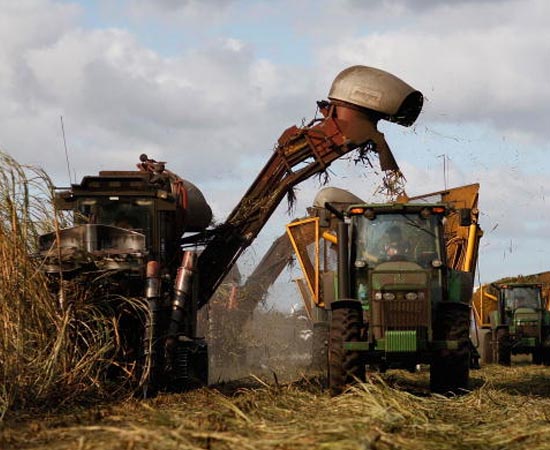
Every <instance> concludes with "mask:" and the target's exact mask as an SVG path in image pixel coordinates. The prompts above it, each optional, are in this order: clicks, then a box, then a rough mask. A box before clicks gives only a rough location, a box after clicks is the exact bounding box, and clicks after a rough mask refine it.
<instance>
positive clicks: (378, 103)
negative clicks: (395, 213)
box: [41, 66, 423, 392]
mask: <svg viewBox="0 0 550 450" xmlns="http://www.w3.org/2000/svg"><path fill="white" fill-rule="evenodd" d="M422 103H423V97H422V94H421V93H420V92H419V91H417V90H415V89H413V88H412V87H410V86H409V85H408V84H406V83H405V82H403V81H402V80H400V79H399V78H397V77H395V76H394V75H392V74H389V73H387V72H385V71H382V70H379V69H375V68H371V67H366V66H353V67H350V68H348V69H345V70H344V71H342V72H341V73H340V74H339V75H338V76H337V77H336V79H335V81H334V82H333V84H332V87H331V90H330V93H329V96H328V100H325V101H320V102H318V103H317V105H318V109H319V112H320V114H321V116H322V117H319V118H315V119H314V120H312V121H311V122H310V123H309V124H307V125H305V126H302V127H296V126H292V127H290V128H288V129H287V130H285V132H284V133H283V134H282V135H281V137H280V138H279V140H278V142H277V145H276V146H275V149H274V152H273V154H272V155H271V157H270V158H269V160H268V162H267V163H266V165H265V166H264V167H263V169H262V170H261V172H260V174H259V175H258V177H257V178H256V180H255V181H254V182H253V183H252V185H251V186H250V188H249V189H248V191H247V192H246V193H245V195H244V196H243V198H242V199H241V200H240V202H239V203H238V204H237V206H236V207H235V208H234V209H233V211H232V212H231V214H230V215H229V216H228V218H227V220H226V221H225V222H224V223H223V224H221V225H219V226H216V227H214V228H209V227H208V226H207V225H208V224H207V222H209V221H210V214H211V213H210V208H209V207H208V205H207V204H206V202H205V201H204V197H203V196H202V194H201V193H200V191H198V189H196V188H195V187H194V186H193V185H192V184H191V183H189V182H187V181H185V180H182V179H181V178H179V177H178V176H176V175H175V174H173V173H171V172H169V171H167V170H166V168H165V166H164V164H163V163H158V162H156V161H154V160H150V159H148V158H147V157H146V156H145V155H143V156H142V158H141V163H140V164H138V169H139V170H138V171H135V172H118V173H117V172H107V173H103V174H101V173H100V176H99V177H85V178H84V180H83V182H82V184H81V185H73V186H72V187H71V189H69V190H67V191H63V192H60V193H59V194H58V199H59V202H58V204H59V205H60V207H62V208H63V209H71V210H73V211H74V212H75V216H76V217H81V218H83V219H82V220H83V222H85V223H83V222H79V221H78V220H77V221H76V228H71V229H68V230H62V231H61V233H52V234H49V235H47V236H44V237H43V238H42V239H41V249H42V251H43V253H44V252H46V253H47V254H48V258H49V260H48V263H49V264H46V266H47V267H49V268H50V271H51V273H54V272H56V273H58V272H61V273H63V274H64V275H65V278H67V277H70V275H69V271H67V270H65V269H66V267H65V266H67V264H66V262H67V258H63V256H64V255H63V254H64V253H65V254H66V253H67V252H68V248H69V247H78V250H79V254H80V255H82V250H84V253H86V254H87V257H89V256H91V257H90V258H88V259H87V261H92V262H93V263H94V264H95V266H96V268H97V269H98V270H99V269H100V270H102V271H104V272H105V271H106V272H105V273H104V274H103V279H106V277H107V272H109V271H110V270H111V271H113V274H112V275H114V274H115V273H116V276H117V277H118V278H120V279H123V281H124V282H125V284H124V286H125V289H129V290H130V291H131V292H130V293H131V294H132V295H135V296H138V297H141V298H143V299H144V300H145V303H146V305H147V309H148V313H147V319H146V320H145V324H144V326H142V327H141V332H140V331H139V330H140V328H139V327H134V328H132V329H128V330H124V333H128V334H130V335H132V337H131V338H129V339H128V341H132V342H134V343H135V345H136V346H138V347H140V348H141V350H140V351H139V352H137V353H140V354H141V356H136V359H137V361H138V363H137V365H138V367H141V372H142V377H141V379H142V385H143V386H145V387H146V391H147V392H152V391H156V390H157V389H177V390H179V389H185V388H188V387H189V386H190V385H192V384H196V383H206V382H207V356H206V354H207V353H206V343H205V342H204V340H203V339H201V338H199V337H198V336H197V326H196V320H197V310H198V309H199V308H201V307H202V306H204V305H206V304H207V302H208V301H209V299H210V298H211V297H212V295H213V294H214V292H215V291H216V289H217V288H218V286H219V285H220V284H221V283H222V281H223V280H224V278H225V276H226V275H227V273H228V272H229V271H230V269H231V267H232V266H233V264H235V262H236V261H237V259H238V257H239V256H240V255H241V254H242V253H243V251H244V250H245V249H246V248H247V247H248V246H249V245H250V244H251V243H252V242H253V241H254V239H255V238H256V236H257V235H258V233H259V232H260V230H261V229H262V227H263V226H264V225H265V224H266V222H267V221H268V219H269V218H270V217H271V215H272V214H273V212H274V211H275V209H276V208H277V206H278V205H279V204H280V203H281V201H282V200H283V199H284V197H285V196H286V195H292V190H293V188H294V187H295V186H296V185H297V184H299V183H300V182H302V181H304V180H306V179H308V178H310V177H312V176H314V175H316V174H320V173H323V172H324V171H326V170H327V168H328V167H329V165H330V164H331V163H332V162H333V161H335V160H336V159H338V158H340V157H342V156H344V155H346V154H348V153H350V152H352V151H356V152H357V153H358V159H365V158H368V156H369V155H370V154H378V157H379V160H380V165H381V169H382V170H383V171H385V173H386V179H385V182H386V184H388V185H393V184H394V183H395V182H396V181H397V180H399V179H400V177H401V173H400V171H399V168H398V166H397V163H396V162H395V159H394V157H393V155H392V153H391V151H390V149H389V147H388V144H387V143H386V140H385V138H384V135H383V134H382V133H381V132H379V131H378V130H377V128H376V127H377V123H378V121H379V120H381V119H382V120H388V121H390V122H395V123H398V124H400V125H403V126H410V125H411V124H412V123H414V121H415V120H416V118H417V117H418V115H419V113H420V111H421V109H422ZM138 191H139V192H138ZM145 193H147V194H145ZM191 194H193V195H194V198H195V200H196V201H195V202H194V203H193V202H189V199H190V198H191ZM123 204H124V205H126V206H125V207H124V208H123V210H124V211H125V212H126V215H128V216H133V215H136V220H137V221H138V222H139V220H140V219H141V222H140V223H139V224H138V227H132V228H134V229H130V227H128V226H127V225H123V224H117V223H115V222H114V220H113V218H114V211H115V210H116V209H117V208H116V207H115V206H114V205H119V206H121V205H123ZM141 205H143V206H145V205H147V206H149V207H150V209H149V212H148V213H147V214H149V215H147V216H146V214H145V212H144V211H145V210H144V209H139V208H137V207H139V206H141ZM118 209H120V208H118ZM111 210H112V211H111ZM108 212H109V214H107V213H108ZM111 213H112V214H111ZM195 214H197V217H195ZM145 217H147V219H145ZM135 228H137V229H135ZM187 231H195V232H196V233H195V234H193V235H191V236H184V237H183V239H181V240H178V237H179V236H181V235H182V234H183V233H184V232H187ZM56 243H58V244H60V245H57V246H56V245H55V244H56ZM56 247H57V248H58V250H55V248H56ZM115 247H116V248H115ZM59 248H61V249H60V250H59ZM56 258H57V259H56ZM107 260H108V261H109V264H108V263H107ZM178 260H179V261H181V263H179V264H178V263H177V262H175V261H178ZM55 261H57V263H55ZM52 262H53V264H52ZM73 262H74V261H73ZM115 262H116V263H119V264H118V265H117V264H115ZM63 264H65V266H64V265H63ZM72 273H73V274H74V271H73V272H72ZM122 284H123V283H122V282H119V284H115V283H110V285H111V286H119V285H120V286H122ZM126 292H127V291H125V293H126ZM136 335H138V336H139V339H137V338H136ZM138 340H140V341H141V342H139V343H138V342H137V341H138ZM138 344H139V345H138ZM134 353H136V352H134Z"/></svg>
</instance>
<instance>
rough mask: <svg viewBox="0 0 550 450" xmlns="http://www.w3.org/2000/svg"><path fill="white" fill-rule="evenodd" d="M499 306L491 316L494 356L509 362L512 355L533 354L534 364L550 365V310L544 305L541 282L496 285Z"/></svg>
mask: <svg viewBox="0 0 550 450" xmlns="http://www.w3.org/2000/svg"><path fill="white" fill-rule="evenodd" d="M493 287H494V288H495V289H496V290H497V308H496V309H495V310H494V311H492V313H491V315H490V324H491V333H490V335H491V337H492V339H491V342H492V344H493V345H492V359H493V360H496V362H498V363H499V364H502V365H510V364H511V362H512V361H511V360H512V355H519V354H527V355H532V361H533V363H534V364H544V365H550V313H549V312H548V311H547V310H546V308H545V307H544V300H543V298H542V285H540V284H536V283H506V284H500V285H493Z"/></svg>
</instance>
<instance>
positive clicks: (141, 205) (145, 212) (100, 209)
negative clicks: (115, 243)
mask: <svg viewBox="0 0 550 450" xmlns="http://www.w3.org/2000/svg"><path fill="white" fill-rule="evenodd" d="M152 208H153V202H152V201H151V200H150V199H124V198H119V197H112V198H109V199H97V201H95V202H94V203H90V201H89V200H87V201H81V202H79V204H78V208H77V211H76V215H77V216H78V217H79V218H80V220H79V222H80V223H96V224H102V225H112V226H116V227H119V228H124V229H127V230H134V231H139V232H141V233H146V234H147V232H148V231H149V230H150V228H151V218H152Z"/></svg>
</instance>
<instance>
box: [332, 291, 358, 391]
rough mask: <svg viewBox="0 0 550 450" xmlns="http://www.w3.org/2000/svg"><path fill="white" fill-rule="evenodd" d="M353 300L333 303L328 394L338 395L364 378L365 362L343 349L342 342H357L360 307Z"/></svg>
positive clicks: (355, 353)
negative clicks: (347, 386)
mask: <svg viewBox="0 0 550 450" xmlns="http://www.w3.org/2000/svg"><path fill="white" fill-rule="evenodd" d="M355 303H357V302H356V301H353V300H348V301H342V303H341V304H340V305H334V304H333V309H332V315H331V319H330V329H329V349H328V352H329V356H328V363H329V370H328V385H329V389H330V393H331V395H338V394H341V393H342V391H343V390H344V389H345V387H346V385H347V384H349V383H353V382H355V381H357V380H358V381H365V364H364V359H363V357H362V355H361V353H360V352H358V351H351V350H346V349H344V342H359V341H360V340H361V330H362V327H363V310H362V308H361V305H360V304H358V303H357V305H355Z"/></svg>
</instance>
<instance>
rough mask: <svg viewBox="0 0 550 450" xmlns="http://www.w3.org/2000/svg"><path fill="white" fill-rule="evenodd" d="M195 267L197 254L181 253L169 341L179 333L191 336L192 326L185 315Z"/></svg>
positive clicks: (188, 307)
mask: <svg viewBox="0 0 550 450" xmlns="http://www.w3.org/2000/svg"><path fill="white" fill-rule="evenodd" d="M196 266H197V253H196V252H192V251H185V252H183V257H182V261H181V265H180V267H179V268H178V273H177V275H176V282H175V285H174V299H173V300H172V314H171V316H170V324H169V326H168V335H169V336H170V338H171V339H174V338H175V337H176V335H178V334H180V333H183V334H185V335H189V336H191V335H192V334H193V331H194V324H192V323H190V320H191V319H192V317H186V313H187V312H188V311H190V310H191V307H192V297H193V280H194V277H195V271H196Z"/></svg>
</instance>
